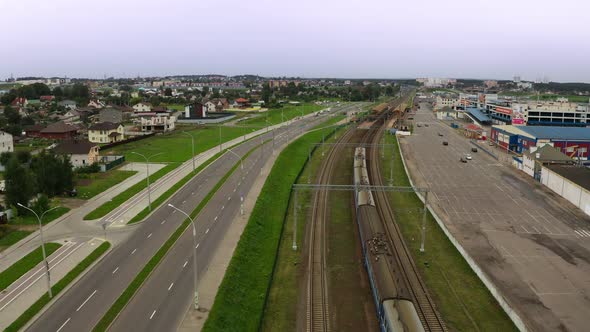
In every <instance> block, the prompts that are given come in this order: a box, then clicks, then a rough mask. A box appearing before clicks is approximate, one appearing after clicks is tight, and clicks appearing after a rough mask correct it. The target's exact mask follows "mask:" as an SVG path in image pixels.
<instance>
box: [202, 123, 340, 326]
mask: <svg viewBox="0 0 590 332" xmlns="http://www.w3.org/2000/svg"><path fill="white" fill-rule="evenodd" d="M333 130H334V129H333V128H331V131H333ZM327 136H328V137H329V135H327ZM321 141H322V130H318V131H313V132H310V133H307V134H305V135H303V136H302V137H300V138H299V139H297V140H295V141H294V142H292V143H291V144H289V146H287V147H286V148H285V149H284V150H283V152H281V154H280V155H279V156H278V158H277V160H276V162H275V164H274V166H273V168H272V170H271V172H270V174H269V175H268V178H267V179H266V182H265V183H264V186H263V188H262V191H261V193H260V195H259V196H258V199H257V201H256V205H255V206H254V209H253V211H252V214H251V215H250V218H249V220H248V224H247V225H246V228H245V229H244V232H243V233H242V236H241V238H240V241H239V243H238V246H237V248H236V250H235V252H234V255H233V257H232V259H231V262H230V264H229V266H228V268H227V270H226V273H225V276H224V278H223V281H222V283H221V285H220V287H219V289H218V291H217V296H216V297H215V303H214V305H213V307H212V308H211V311H210V313H209V317H208V319H207V322H206V323H205V326H204V328H203V331H228V330H235V329H236V327H239V330H242V331H256V330H258V329H259V328H260V326H261V323H262V316H263V311H264V306H265V302H266V299H267V296H268V292H269V289H270V282H271V279H272V275H273V270H274V266H275V263H276V258H277V250H278V247H279V241H280V238H281V233H282V230H283V227H284V220H285V217H286V214H287V208H288V206H289V201H290V199H291V186H292V185H293V183H295V181H296V179H297V178H298V177H299V175H300V173H301V171H302V169H303V166H304V165H305V162H306V160H307V157H308V148H309V146H310V145H311V144H314V143H318V142H321ZM290 328H292V326H291V327H290Z"/></svg>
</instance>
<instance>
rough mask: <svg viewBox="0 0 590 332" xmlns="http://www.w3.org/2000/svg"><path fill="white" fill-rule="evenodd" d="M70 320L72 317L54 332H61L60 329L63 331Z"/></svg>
mask: <svg viewBox="0 0 590 332" xmlns="http://www.w3.org/2000/svg"><path fill="white" fill-rule="evenodd" d="M70 320H72V317H70V318H68V319H66V321H65V322H64V323H63V324H61V326H60V327H59V329H57V331H55V332H59V331H61V329H63V328H64V326H66V324H67V323H69V322H70Z"/></svg>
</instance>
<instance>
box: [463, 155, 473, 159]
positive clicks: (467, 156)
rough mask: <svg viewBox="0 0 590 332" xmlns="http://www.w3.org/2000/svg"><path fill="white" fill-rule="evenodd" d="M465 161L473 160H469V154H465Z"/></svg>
mask: <svg viewBox="0 0 590 332" xmlns="http://www.w3.org/2000/svg"><path fill="white" fill-rule="evenodd" d="M465 159H467V160H471V159H473V158H471V155H470V154H469V153H466V154H465Z"/></svg>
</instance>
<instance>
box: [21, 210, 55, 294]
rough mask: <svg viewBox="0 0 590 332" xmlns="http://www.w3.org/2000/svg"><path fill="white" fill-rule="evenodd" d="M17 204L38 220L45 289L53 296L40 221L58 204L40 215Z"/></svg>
mask: <svg viewBox="0 0 590 332" xmlns="http://www.w3.org/2000/svg"><path fill="white" fill-rule="evenodd" d="M16 204H17V205H18V206H20V207H22V208H23V209H27V210H29V211H31V212H33V214H34V215H35V217H37V220H38V221H39V234H40V235H41V251H42V252H43V261H44V262H45V275H46V276H47V291H48V292H49V298H52V297H53V293H52V292H51V276H50V274H49V262H48V261H47V254H46V253H45V240H44V239H43V224H42V222H41V220H43V216H44V215H45V214H46V213H47V212H49V211H52V210H55V209H57V208H58V207H59V206H55V207H53V208H51V209H49V210H47V211H45V212H43V213H41V216H39V215H38V214H37V212H35V211H34V210H33V209H31V208H29V207H26V206H24V205H22V204H21V203H16Z"/></svg>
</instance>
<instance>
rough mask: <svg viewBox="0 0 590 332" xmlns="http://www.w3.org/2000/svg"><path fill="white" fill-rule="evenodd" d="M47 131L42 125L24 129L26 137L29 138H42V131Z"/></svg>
mask: <svg viewBox="0 0 590 332" xmlns="http://www.w3.org/2000/svg"><path fill="white" fill-rule="evenodd" d="M43 129H45V126H44V125H42V124H34V125H30V126H26V127H25V128H24V130H23V131H24V132H25V136H27V137H41V130H43Z"/></svg>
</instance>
